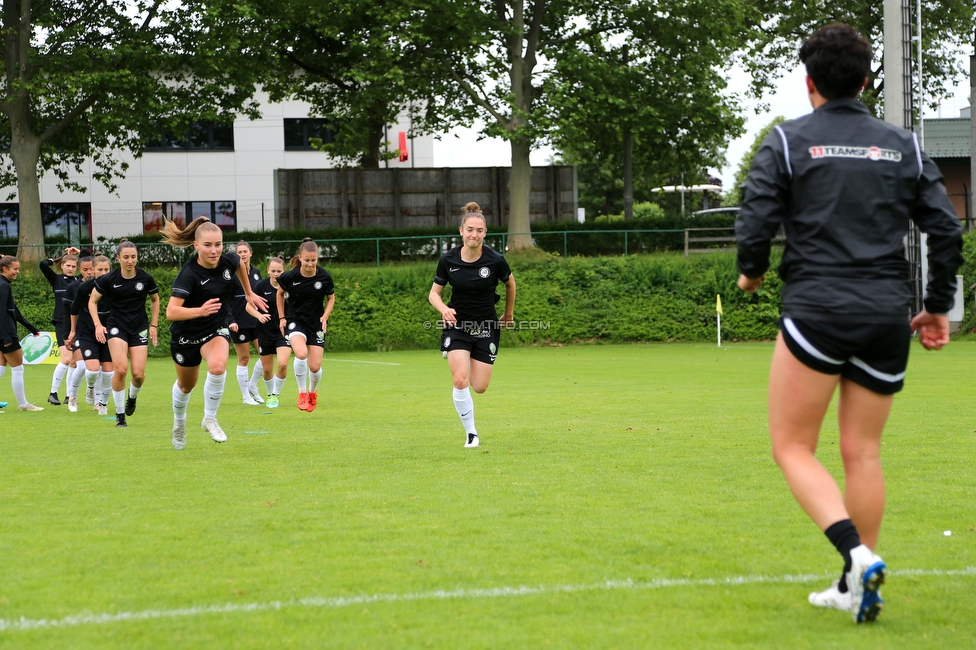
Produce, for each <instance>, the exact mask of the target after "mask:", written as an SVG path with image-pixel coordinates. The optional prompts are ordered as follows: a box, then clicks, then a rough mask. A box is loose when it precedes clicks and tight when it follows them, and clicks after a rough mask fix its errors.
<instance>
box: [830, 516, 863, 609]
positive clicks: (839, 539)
mask: <svg viewBox="0 0 976 650" xmlns="http://www.w3.org/2000/svg"><path fill="white" fill-rule="evenodd" d="M824 535H826V536H827V539H829V540H830V543H831V544H833V545H834V547H835V548H836V549H837V551H838V552H839V553H840V554H841V557H843V558H844V573H842V574H841V579H840V582H839V583H838V585H837V590H838V591H840V592H841V593H845V592H846V591H847V580H845V579H844V575H846V574H847V573H848V572H849V571H850V570H851V551H852V550H853V549H855V548H857V547H858V546H860V545H861V537H860V535H858V534H857V528H855V527H854V522H852V521H851V520H850V519H841V520H840V521H838V522H836V523H833V524H831V525H830V526H828V527H827V530H825V531H824Z"/></svg>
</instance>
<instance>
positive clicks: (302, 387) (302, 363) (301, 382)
mask: <svg viewBox="0 0 976 650" xmlns="http://www.w3.org/2000/svg"><path fill="white" fill-rule="evenodd" d="M292 365H293V369H294V371H295V381H297V382H298V392H299V393H304V392H307V391H308V388H306V386H307V384H306V382H305V376H306V375H307V374H308V362H307V361H306V360H305V359H299V358H298V357H295V363H294V364H292Z"/></svg>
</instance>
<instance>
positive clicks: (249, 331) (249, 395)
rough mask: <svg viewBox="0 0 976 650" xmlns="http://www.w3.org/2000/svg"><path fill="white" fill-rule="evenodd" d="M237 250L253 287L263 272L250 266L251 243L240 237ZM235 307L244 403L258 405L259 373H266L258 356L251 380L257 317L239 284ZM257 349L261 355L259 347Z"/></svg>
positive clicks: (239, 376)
mask: <svg viewBox="0 0 976 650" xmlns="http://www.w3.org/2000/svg"><path fill="white" fill-rule="evenodd" d="M236 250H237V256H238V257H240V258H241V266H242V267H244V273H246V274H247V277H248V280H249V281H250V283H251V291H253V290H254V285H256V284H257V283H258V282H260V281H261V272H260V271H258V270H257V269H255V268H253V267H252V266H251V254H252V251H251V245H250V244H248V243H247V242H246V241H239V242H237V249H236ZM232 308H233V310H234V321H235V322H236V323H237V331H236V332H235V333H234V335H233V336H232V337H231V338H232V339H233V340H234V351H235V352H236V353H237V384H238V386H240V389H241V395H242V396H243V398H244V403H245V404H247V405H248V406H257V405H259V404H263V403H264V400H263V399H261V395H260V393H258V388H257V382H258V376H259V375H261V374H262V373H263V365H262V363H261V359H260V356H259V357H258V361H257V362H256V363H255V364H254V375H253V376H252V378H251V380H250V381H248V376H247V364H248V363H250V361H251V344H252V343H253V344H254V349H255V350H258V320H257V319H256V318H255V317H254V316H252V315H251V314H249V313H247V296H246V295H245V294H244V289H243V288H242V287H241V286H240V284H238V285H237V287H236V289H235V290H234V303H233V306H232ZM258 352H259V355H260V350H259V351H258Z"/></svg>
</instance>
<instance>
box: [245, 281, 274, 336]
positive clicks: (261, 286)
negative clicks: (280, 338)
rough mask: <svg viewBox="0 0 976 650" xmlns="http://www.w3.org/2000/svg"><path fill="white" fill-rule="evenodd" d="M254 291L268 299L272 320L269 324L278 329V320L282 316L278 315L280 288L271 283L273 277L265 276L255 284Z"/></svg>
mask: <svg viewBox="0 0 976 650" xmlns="http://www.w3.org/2000/svg"><path fill="white" fill-rule="evenodd" d="M252 291H254V293H256V294H258V295H259V296H261V297H262V298H264V299H265V300H267V301H268V314H270V315H271V320H269V321H268V323H267V324H268V326H269V327H272V328H273V329H275V330H277V329H278V320H279V319H280V318H281V316H279V315H278V299H277V298H278V289H276V288H275V286H274V285H273V284H271V278H264V279H263V280H261V281H260V282H258V283H257V284H255V285H254V288H253V289H252Z"/></svg>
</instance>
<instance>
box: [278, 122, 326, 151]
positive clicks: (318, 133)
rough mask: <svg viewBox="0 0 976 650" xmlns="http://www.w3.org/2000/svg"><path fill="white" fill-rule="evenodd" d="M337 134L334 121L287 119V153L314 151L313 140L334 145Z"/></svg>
mask: <svg viewBox="0 0 976 650" xmlns="http://www.w3.org/2000/svg"><path fill="white" fill-rule="evenodd" d="M335 134H336V132H335V128H334V124H333V123H332V121H331V120H328V119H325V118H322V117H307V118H285V150H286V151H312V150H313V149H314V147H313V146H312V142H311V141H312V140H313V139H318V140H321V141H322V144H332V143H333V142H335Z"/></svg>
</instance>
